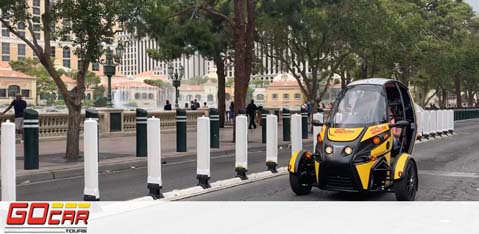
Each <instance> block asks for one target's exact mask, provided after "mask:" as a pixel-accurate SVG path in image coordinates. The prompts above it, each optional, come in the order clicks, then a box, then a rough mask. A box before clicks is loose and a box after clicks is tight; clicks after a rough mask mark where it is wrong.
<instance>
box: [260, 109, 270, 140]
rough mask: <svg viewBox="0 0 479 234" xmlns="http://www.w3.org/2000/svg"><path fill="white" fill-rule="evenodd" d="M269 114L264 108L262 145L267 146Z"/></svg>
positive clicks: (262, 112)
mask: <svg viewBox="0 0 479 234" xmlns="http://www.w3.org/2000/svg"><path fill="white" fill-rule="evenodd" d="M268 114H269V111H267V110H265V109H264V108H263V109H262V110H261V143H263V144H266V132H267V126H268V124H267V121H266V118H267V116H268Z"/></svg>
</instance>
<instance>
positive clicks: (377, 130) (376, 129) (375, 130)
mask: <svg viewBox="0 0 479 234" xmlns="http://www.w3.org/2000/svg"><path fill="white" fill-rule="evenodd" d="M387 129H388V127H387V126H386V125H382V126H375V127H373V128H371V130H370V131H371V134H372V135H373V136H374V135H376V134H378V133H381V132H384V131H386V130H387Z"/></svg>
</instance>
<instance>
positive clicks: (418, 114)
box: [416, 111, 424, 140]
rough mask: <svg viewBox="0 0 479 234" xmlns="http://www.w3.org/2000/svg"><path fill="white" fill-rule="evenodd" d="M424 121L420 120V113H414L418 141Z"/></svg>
mask: <svg viewBox="0 0 479 234" xmlns="http://www.w3.org/2000/svg"><path fill="white" fill-rule="evenodd" d="M423 123H424V121H423V118H422V111H416V126H417V132H416V135H417V136H418V140H421V138H422V131H423V127H424V124H423Z"/></svg>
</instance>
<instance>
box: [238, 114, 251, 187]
mask: <svg viewBox="0 0 479 234" xmlns="http://www.w3.org/2000/svg"><path fill="white" fill-rule="evenodd" d="M235 146H236V147H235V148H236V150H235V151H236V165H235V171H236V174H237V177H239V178H240V179H242V180H246V179H248V177H247V176H246V172H247V171H248V118H247V117H246V116H245V115H238V116H237V117H236V143H235Z"/></svg>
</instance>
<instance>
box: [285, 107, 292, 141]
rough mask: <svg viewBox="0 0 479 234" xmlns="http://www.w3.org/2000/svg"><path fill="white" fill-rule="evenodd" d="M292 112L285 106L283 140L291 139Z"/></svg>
mask: <svg viewBox="0 0 479 234" xmlns="http://www.w3.org/2000/svg"><path fill="white" fill-rule="evenodd" d="M290 130H291V113H290V111H289V109H287V108H283V141H291V131H290Z"/></svg>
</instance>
